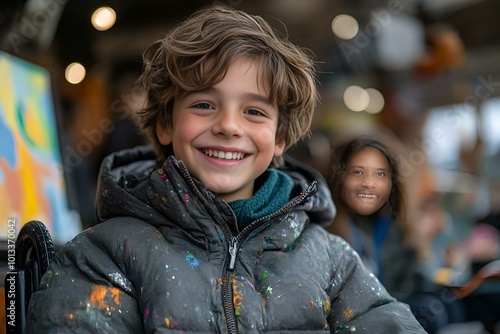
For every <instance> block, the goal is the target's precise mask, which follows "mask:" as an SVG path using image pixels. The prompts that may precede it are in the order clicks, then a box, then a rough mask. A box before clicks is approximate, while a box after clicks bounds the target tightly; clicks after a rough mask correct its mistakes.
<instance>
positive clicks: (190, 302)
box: [28, 148, 425, 334]
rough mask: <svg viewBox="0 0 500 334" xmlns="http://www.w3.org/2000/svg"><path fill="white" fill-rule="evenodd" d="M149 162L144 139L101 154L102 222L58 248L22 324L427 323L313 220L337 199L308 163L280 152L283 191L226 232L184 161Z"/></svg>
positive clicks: (49, 328)
mask: <svg viewBox="0 0 500 334" xmlns="http://www.w3.org/2000/svg"><path fill="white" fill-rule="evenodd" d="M154 166H155V157H154V153H153V152H152V151H151V150H149V149H147V148H137V149H134V150H129V151H122V152H119V153H117V154H114V155H111V156H110V157H108V158H106V159H105V160H104V162H103V166H102V169H101V178H100V185H99V191H98V205H97V213H98V217H99V219H100V221H102V222H101V223H100V224H97V225H96V226H95V227H92V228H90V229H87V230H85V231H84V232H82V233H80V234H79V235H78V236H76V237H75V238H74V239H73V240H72V241H70V242H69V243H67V244H66V245H65V246H64V247H63V248H62V249H60V250H59V251H58V252H57V254H56V258H55V260H54V261H53V262H52V263H51V265H50V267H49V271H48V272H47V273H46V274H45V276H44V278H43V280H42V284H41V289H40V290H39V291H38V292H36V293H35V294H34V295H33V296H32V299H31V302H30V307H29V313H28V332H29V333H120V334H123V333H134V334H136V333H238V332H239V333H306V332H307V333H356V334H358V333H391V334H394V333H425V331H424V330H423V329H422V327H421V326H420V325H419V324H418V322H417V321H416V320H415V318H414V317H413V316H412V314H411V312H410V311H409V309H408V307H407V306H406V305H404V304H401V303H399V302H396V301H395V300H394V299H393V298H392V297H391V296H389V295H388V294H387V292H386V290H385V289H384V287H382V286H381V285H380V283H379V282H378V281H377V279H376V278H375V277H374V275H372V274H370V273H369V272H367V271H366V269H365V268H364V267H363V265H362V264H361V262H360V260H359V257H358V256H357V254H356V253H355V252H354V251H353V250H352V249H351V247H349V245H348V244H347V243H346V242H345V241H343V240H342V239H340V238H339V237H336V236H334V235H331V234H329V233H327V232H326V231H325V230H324V228H323V227H322V226H321V225H322V224H327V223H329V222H330V221H331V220H332V218H333V215H334V206H333V203H332V200H331V196H330V193H329V190H328V188H327V186H326V183H325V182H324V180H323V179H322V178H321V176H320V175H319V174H317V173H316V172H314V171H311V170H308V169H307V167H305V166H302V165H300V164H295V163H290V162H288V164H287V167H286V168H284V169H283V170H284V171H285V172H286V173H288V175H290V176H291V177H292V178H293V180H294V182H295V187H294V190H293V194H292V198H290V201H289V202H288V203H287V204H286V205H285V206H283V207H282V208H281V209H280V210H278V211H277V212H275V213H273V214H271V215H268V216H265V217H262V218H260V219H258V220H256V221H254V222H253V223H251V224H250V225H249V226H247V227H246V228H244V229H243V230H242V231H240V232H239V233H233V232H231V229H230V227H229V226H231V225H232V226H235V225H236V224H235V217H234V214H233V212H232V210H231V209H230V207H229V205H228V204H227V203H226V202H224V201H223V200H221V199H220V198H217V197H215V196H214V194H212V193H211V192H210V191H209V190H207V189H206V188H205V187H204V186H203V185H202V184H201V183H199V182H198V181H197V180H195V179H193V178H191V176H190V175H189V173H188V172H187V170H186V167H185V165H184V164H183V163H182V162H179V161H177V160H176V159H175V158H173V157H170V158H169V159H167V161H166V162H165V163H164V164H163V166H162V167H161V168H159V169H156V170H154ZM152 170H154V172H151V171H152ZM313 179H317V180H318V183H316V182H313Z"/></svg>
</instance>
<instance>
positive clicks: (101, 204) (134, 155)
mask: <svg viewBox="0 0 500 334" xmlns="http://www.w3.org/2000/svg"><path fill="white" fill-rule="evenodd" d="M161 164H162V162H161V161H158V160H157V156H156V155H155V152H154V150H153V149H152V148H151V147H149V146H140V147H136V148H132V149H126V150H123V151H119V152H116V153H113V154H111V155H109V156H107V157H106V158H104V160H103V162H102V165H101V170H100V174H99V181H98V186H97V195H96V214H97V218H98V221H99V222H102V221H104V220H107V219H110V218H113V217H119V216H131V217H136V218H139V219H142V220H145V221H148V222H149V223H151V224H152V225H156V226H158V225H161V224H162V222H164V221H165V218H164V214H163V213H162V212H161V211H163V212H165V210H157V209H155V208H157V207H158V206H159V205H160V206H163V207H166V206H169V205H176V207H175V209H177V208H178V207H177V206H178V205H182V204H181V202H180V201H176V200H170V201H169V203H166V202H165V203H160V204H159V205H158V203H151V200H152V198H153V197H154V194H153V193H154V192H155V190H156V188H157V187H158V186H160V185H158V183H160V182H162V183H163V181H165V177H167V176H166V175H165V174H164V171H163V170H162V167H161ZM167 165H168V167H165V166H167ZM181 165H182V163H179V162H178V161H177V160H175V158H169V159H168V160H167V162H166V163H165V164H164V166H163V169H169V170H171V171H172V174H171V175H174V176H173V179H172V176H171V175H170V173H169V176H168V178H169V179H172V182H170V183H171V184H172V185H170V184H169V185H167V186H173V187H176V188H178V187H179V186H181V187H182V186H187V185H186V184H183V185H181V184H182V183H185V180H183V178H182V174H183V173H182V171H181V169H182V168H181V167H180V166H181ZM155 170H158V173H156V172H155V173H153V172H154V171H155ZM281 170H282V171H283V172H285V173H287V174H288V175H289V176H290V177H291V178H292V179H293V181H294V188H293V190H292V195H291V197H292V198H293V197H295V196H298V195H299V194H300V193H302V192H304V191H306V190H307V189H308V187H310V185H311V184H312V183H313V182H316V190H315V191H314V192H313V193H311V194H310V195H309V196H308V197H307V199H306V200H305V201H304V202H303V203H302V204H301V206H302V207H303V209H304V210H305V211H306V212H307V214H308V216H309V218H310V221H311V222H313V223H316V224H320V225H322V226H327V225H328V224H330V222H331V221H332V220H333V218H334V216H335V212H336V210H335V206H334V204H333V200H332V196H331V193H330V189H329V188H328V185H327V183H326V181H325V180H324V178H323V176H322V175H321V174H320V173H319V172H317V171H316V170H314V169H313V168H311V167H309V166H308V165H306V164H304V163H301V162H299V161H297V160H295V159H292V158H289V157H286V158H285V167H284V168H282V169H281ZM174 181H175V182H174ZM193 181H194V182H195V184H196V185H197V186H198V188H200V189H201V190H202V193H204V194H209V193H210V192H209V191H208V189H206V188H205V187H204V186H203V185H202V184H201V183H200V182H198V181H196V180H194V179H193ZM161 186H162V185H161ZM161 186H160V187H161ZM176 192H177V193H178V194H179V192H178V190H176ZM208 197H209V198H210V197H213V195H212V196H210V195H208ZM153 200H154V199H153ZM160 200H161V199H160ZM154 201H156V200H154ZM165 201H166V200H165ZM176 211H178V210H175V211H174V212H176Z"/></svg>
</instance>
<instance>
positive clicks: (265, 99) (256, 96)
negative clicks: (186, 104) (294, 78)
mask: <svg viewBox="0 0 500 334" xmlns="http://www.w3.org/2000/svg"><path fill="white" fill-rule="evenodd" d="M196 93H208V94H216V95H222V92H221V90H220V89H218V88H216V87H209V88H207V89H203V90H197V91H192V92H189V93H187V94H186V96H189V95H192V94H196ZM241 97H242V98H244V99H245V100H254V101H258V102H261V103H264V104H267V105H268V106H270V107H273V108H275V106H274V104H273V103H272V102H271V100H270V99H269V97H267V96H265V95H261V94H255V93H250V92H248V93H244V94H242V96H241Z"/></svg>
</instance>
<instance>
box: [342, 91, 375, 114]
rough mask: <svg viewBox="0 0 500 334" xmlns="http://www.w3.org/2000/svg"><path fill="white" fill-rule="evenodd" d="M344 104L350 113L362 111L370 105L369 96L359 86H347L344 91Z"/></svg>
mask: <svg viewBox="0 0 500 334" xmlns="http://www.w3.org/2000/svg"><path fill="white" fill-rule="evenodd" d="M344 103H345V105H346V106H347V108H349V109H351V110H352V111H363V110H365V109H366V107H367V106H368V104H369V103H370V96H369V95H368V93H367V92H366V90H365V89H363V88H362V87H360V86H356V85H353V86H349V87H347V88H346V90H345V91H344Z"/></svg>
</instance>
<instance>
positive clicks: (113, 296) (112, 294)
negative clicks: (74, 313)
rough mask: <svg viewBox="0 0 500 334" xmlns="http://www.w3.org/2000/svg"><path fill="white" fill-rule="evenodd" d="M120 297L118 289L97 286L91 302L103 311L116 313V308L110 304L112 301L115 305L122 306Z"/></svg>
mask: <svg viewBox="0 0 500 334" xmlns="http://www.w3.org/2000/svg"><path fill="white" fill-rule="evenodd" d="M119 295H120V290H118V289H117V288H108V287H106V286H101V285H96V286H95V287H94V288H93V289H92V293H91V294H90V302H91V303H92V304H93V305H96V306H97V307H99V308H101V309H106V310H108V309H109V310H111V311H114V310H115V309H116V308H115V307H114V306H111V305H109V304H108V302H109V301H110V300H112V301H113V302H114V303H115V305H118V306H120V298H119Z"/></svg>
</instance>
